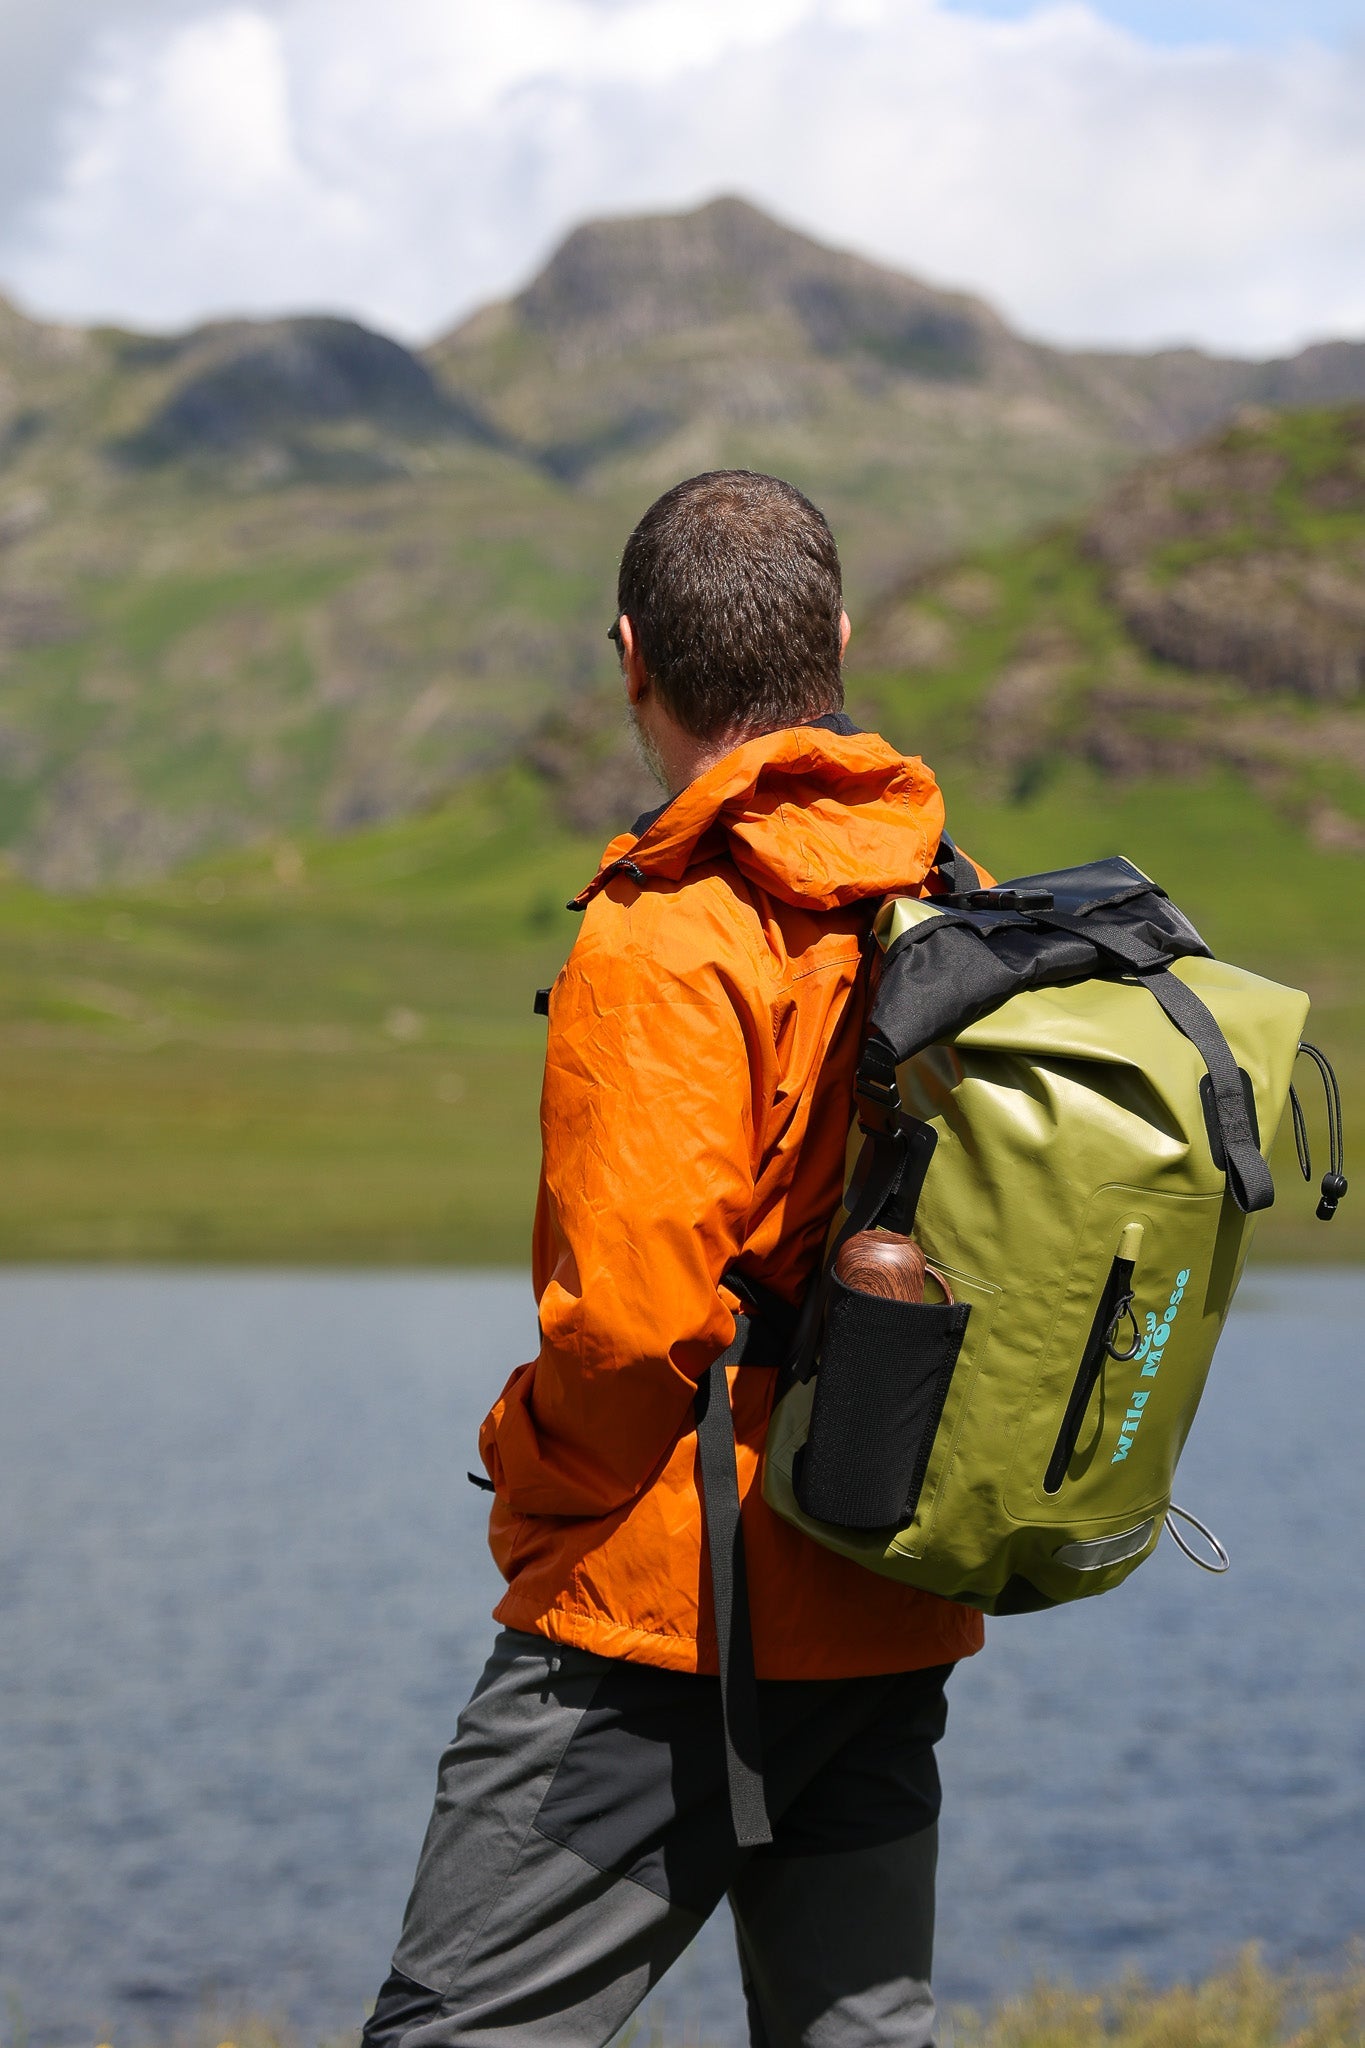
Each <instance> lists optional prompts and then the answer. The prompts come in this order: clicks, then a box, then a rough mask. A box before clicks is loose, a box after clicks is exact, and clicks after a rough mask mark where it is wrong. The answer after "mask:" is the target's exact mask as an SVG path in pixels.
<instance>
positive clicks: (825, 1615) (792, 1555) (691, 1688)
mask: <svg viewBox="0 0 1365 2048" xmlns="http://www.w3.org/2000/svg"><path fill="white" fill-rule="evenodd" d="M618 600H619V617H618V619H617V621H616V623H615V625H614V626H613V627H612V636H613V638H614V639H615V640H616V642H617V645H618V648H619V652H620V657H621V667H622V673H623V677H624V681H625V690H626V696H627V699H628V702H629V707H630V715H631V717H632V719H633V721H634V725H635V729H636V733H637V735H638V738H639V743H640V746H641V748H642V750H643V752H644V755H645V757H646V759H647V760H648V761H649V762H650V764H651V765H652V767H653V768H654V770H655V772H656V774H657V776H658V779H659V780H660V781H661V782H662V784H663V786H664V788H665V789H666V790H667V791H668V801H667V802H666V803H665V804H664V805H663V806H662V807H661V808H660V809H659V810H658V811H656V812H654V813H652V814H651V815H649V816H646V817H645V818H642V819H640V820H639V821H638V823H637V825H636V827H635V829H634V830H633V831H632V832H629V833H626V834H624V835H622V836H621V837H619V838H617V839H615V840H613V842H612V843H611V845H610V846H609V847H608V848H607V850H606V853H605V855H604V856H603V861H602V865H601V867H600V868H599V870H598V873H597V874H596V876H595V877H594V878H593V880H592V881H591V882H590V883H589V884H588V886H587V888H586V889H585V890H584V891H583V893H582V895H581V896H580V897H579V898H578V903H577V907H578V908H581V909H582V911H583V923H582V926H581V929H580V931H579V934H578V938H577V943H576V944H575V946H574V948H573V951H572V953H571V955H570V957H569V960H568V963H567V965H566V966H565V967H564V969H563V971H562V972H561V974H560V975H559V978H558V980H557V981H556V983H555V985H554V987H553V989H552V990H551V992H550V998H549V1042H548V1048H547V1052H546V1063H545V1086H544V1094H543V1099H542V1108H541V1122H542V1135H543V1143H544V1166H543V1171H542V1177H541V1185H540V1198H539V1204H538V1208H537V1213H536V1223H535V1239H534V1282H535V1289H536V1295H537V1298H538V1300H539V1304H540V1331H541V1343H540V1351H539V1354H538V1356H537V1357H536V1358H535V1359H534V1360H533V1361H532V1362H531V1363H530V1364H528V1365H524V1366H523V1367H521V1369H520V1370H519V1371H518V1372H516V1373H514V1374H513V1375H512V1378H511V1379H510V1380H509V1381H508V1384H507V1386H506V1388H505V1389H504V1391H503V1394H502V1396H501V1398H500V1400H499V1401H498V1403H497V1405H496V1406H495V1407H494V1409H493V1412H492V1414H491V1415H490V1416H489V1417H488V1420H487V1422H486V1423H485V1425H484V1429H483V1433H482V1437H481V1450H482V1454H483V1458H484V1463H485V1465H486V1468H487V1471H488V1474H489V1477H490V1480H491V1482H492V1485H493V1488H494V1490H495V1494H496V1499H495V1503H494V1506H493V1512H492V1525H491V1538H492V1545H493V1551H494V1555H495V1557H496V1559H497V1561H498V1564H499V1566H500V1567H501V1569H502V1571H503V1573H504V1575H505V1577H506V1579H507V1581H508V1590H507V1592H506V1594H505V1596H504V1598H503V1600H502V1602H501V1604H500V1605H499V1607H498V1609H497V1611H496V1616H495V1618H496V1619H497V1620H498V1621H499V1622H501V1623H502V1625H503V1633H502V1634H501V1635H500V1636H499V1637H498V1639H497V1642H496V1644H495V1647H494V1651H493V1655H492V1658H491V1660H490V1662H489V1664H488V1667H487V1669H486V1670H485V1672H484V1674H483V1677H482V1679H481V1680H480V1682H479V1685H478V1687H477V1688H476V1691H475V1693H474V1697H473V1699H472V1700H471V1701H470V1703H469V1706H468V1707H467V1708H466V1710H465V1712H464V1714H463V1715H462V1716H461V1718H460V1723H459V1728H458V1732H457V1734H456V1738H455V1741H454V1743H453V1745H452V1747H451V1748H450V1749H449V1750H448V1751H447V1753H446V1755H445V1757H444V1759H443V1760H442V1764H441V1770H440V1780H439V1787H438V1792H437V1799H436V1807H435V1811H434V1813H433V1816H432V1820H431V1823H430V1827H429V1829H428V1833H427V1838H426V1843H425V1846H424V1848H423V1851H422V1857H421V1861H420V1863H419V1866H418V1871H417V1878H416V1883H415V1886H414V1889H413V1894H412V1898H411V1900H410V1902H409V1905H408V1910H407V1915H406V1919H405V1922H404V1926H403V1932H402V1937H401V1939H400V1941H399V1945H398V1948H397V1951H396V1953H395V1956H394V1966H393V1973H392V1974H391V1975H390V1977H389V1978H388V1980H387V1982H386V1983H385V1985H384V1987H383V1990H382V1992H381V1994H380V1998H379V2001H378V2004H377V2007H376V2010H375V2013H374V2016H373V2018H372V2019H371V2021H370V2024H369V2026H368V2027H367V2029H366V2037H367V2041H368V2043H369V2044H370V2048H391V2044H392V2048H396V2044H397V2043H399V2042H400V2041H401V2042H403V2043H404V2044H405V2048H456V2044H458V2048H494V2044H497V2048H510V2044H512V2043H518V2044H520V2043H526V2044H535V2043H544V2044H553V2048H602V2044H604V2043H606V2042H607V2041H609V2040H610V2039H611V2037H612V2036H613V2034H614V2033H615V2032H616V2031H617V2029H618V2028H619V2027H620V2026H621V2025H622V2024H623V2023H624V2021H625V2020H626V2019H627V2017H628V2016H629V2014H630V2013H631V2012H632V2010H633V2009H634V2008H635V2006H636V2005H637V2004H638V2002H639V2001H640V1999H641V1998H642V1997H643V1996H644V1995H645V1993H646V1992H647V1991H648V1990H649V1988H650V1987H651V1986H652V1985H653V1984H654V1983H655V1982H656V1981H657V1979H658V1978H659V1977H660V1976H661V1975H662V1973H663V1972H664V1971H665V1970H666V1969H667V1968H668V1966H669V1964H670V1963H671V1962H672V1961H673V1960H674V1959H675V1958H676V1957H677V1956H678V1954H679V1953H680V1952H681V1951H682V1949H683V1948H684V1947H685V1946H686V1945H687V1943H688V1942H689V1941H690V1939H691V1938H692V1936H693V1935H694V1934H695V1932H696V1930H697V1929H698V1927H699V1926H700V1925H701V1923H702V1921H703V1920H704V1919H705V1918H706V1917H707V1915H708V1914H709V1913H710V1912H711V1911H712V1910H713V1909H714V1908H715V1907H716V1906H717V1905H718V1904H719V1903H720V1901H721V1899H722V1898H723V1897H725V1896H726V1895H728V1897H729V1901H730V1905H731V1908H732V1911H733V1914H734V1919H735V1925H736V1930H737V1936H738V1942H739V1952H740V1961H741V1968H742V1972H743V1977H744V1983H745V1990H746V1995H747V1998H748V2004H749V2020H750V2028H751V2038H752V2039H753V2041H755V2042H756V2043H761V2044H767V2048H796V2044H811V2048H815V2044H820V2048H845V2044H848V2048H854V2044H863V2043H868V2044H870V2043H873V2042H876V2043H879V2044H897V2048H925V2044H927V2043H929V2042H931V2041H932V2038H933V2023H934V2022H933V2003H932V1999H931V1997H930V1992H929V1984H928V1977H929V1965H930V1949H931V1942H932V1932H933V1880H934V1858H935V1845H936V1834H935V1822H936V1819H937V1813H938V1805H939V1787H938V1775H937V1769H936V1766H935V1761H934V1754H933V1745H934V1743H935V1741H936V1739H937V1738H938V1736H939V1735H940V1734H941V1733H942V1729H943V1723H944V1714H945V1703H944V1693H943V1687H944V1681H945V1679H946V1678H947V1675H948V1673H949V1670H950V1669H951V1667H952V1665H953V1663H954V1662H955V1661H956V1660H957V1659H958V1658H959V1657H963V1656H966V1655H969V1654H970V1653H971V1652H973V1651H974V1650H976V1649H978V1648H979V1647H980V1641H981V1625H980V1618H979V1616H977V1615H976V1614H975V1613H973V1612H970V1611H969V1610H967V1609H965V1608H961V1607H956V1606H953V1605H950V1604H949V1603H947V1602H945V1601H940V1600H935V1599H933V1598H932V1597H930V1596H929V1595H927V1594H922V1593H919V1592H917V1591H915V1590H913V1589H912V1588H909V1587H906V1586H901V1585H898V1584H895V1583H893V1582H892V1581H890V1580H887V1579H882V1578H879V1577H877V1576H876V1575H874V1574H873V1573H871V1572H868V1571H866V1570H864V1569H863V1568H862V1567H860V1566H858V1565H856V1564H853V1563H850V1562H849V1561H847V1560H846V1559H843V1558H840V1557H838V1556H836V1555H835V1554H834V1553H833V1552H832V1551H830V1550H826V1549H824V1548H823V1547H822V1546H820V1545H817V1544H815V1543H813V1542H811V1541H810V1540H809V1539H808V1538H807V1537H806V1536H804V1535H803V1534H802V1533H801V1532H800V1531H798V1530H796V1529H795V1528H793V1527H791V1526H790V1525H789V1524H787V1523H786V1522H783V1521H781V1520H779V1519H778V1518H777V1517H776V1516H775V1515H774V1514H773V1513H772V1512H771V1511H770V1510H769V1508H768V1507H767V1506H766V1504H765V1502H764V1500H763V1497H762V1490H761V1485H760V1464H761V1458H762V1450H763V1441H764V1434H765V1430H766V1425H767V1420H768V1413H769V1409H770V1407H771V1402H772V1391H773V1374H772V1372H771V1371H764V1370H761V1369H751V1367H750V1366H747V1365H744V1364H740V1365H738V1366H737V1367H736V1368H735V1369H734V1370H733V1371H732V1372H731V1373H730V1375H729V1377H730V1381H731V1397H732V1403H733V1409H734V1424H735V1435H736V1439H737V1445H738V1453H737V1461H738V1478H739V1489H740V1493H741V1495H742V1499H743V1511H742V1526H743V1532H744V1544H745V1551H746V1555H747V1576H748V1590H749V1603H750V1611H751V1616H752V1635H753V1643H754V1656H755V1662H756V1667H757V1675H758V1681H759V1686H758V1690H759V1695H760V1698H759V1715H760V1721H761V1730H762V1743H763V1759H764V1783H765V1787H766V1798H767V1806H768V1811H769V1813H770V1814H771V1816H772V1829H773V1840H772V1842H771V1844H770V1845H768V1846H765V1847H761V1848H758V1849H750V1850H744V1849H741V1848H740V1847H739V1846H738V1842H737V1838H736V1831H735V1826H734V1824H733V1822H732V1818H731V1810H730V1805H729V1801H728V1797H727V1786H726V1748H725V1740H724V1734H723V1730H722V1723H721V1715H720V1698H719V1686H718V1682H717V1679H716V1677H715V1676H714V1675H713V1674H715V1673H716V1671H717V1668H718V1667H717V1639H716V1626H715V1620H714V1614H713V1608H712V1602H711V1600H710V1598H709V1595H708V1591H707V1588H708V1585H709V1578H708V1567H707V1560H706V1556H705V1543H704V1537H703V1518H702V1511H701V1504H700V1495H699V1487H698V1440H697V1427H696V1406H697V1390H698V1382H699V1381H700V1380H701V1379H702V1376H703V1375H704V1374H705V1373H706V1372H707V1370H708V1368H709V1367H710V1366H711V1365H712V1363H713V1361H715V1360H716V1359H717V1358H718V1357H719V1355H720V1354H721V1353H723V1352H726V1351H727V1349H728V1347H730V1346H731V1343H732V1340H733V1339H734V1337H735V1333H736V1327H737V1316H738V1315H739V1312H740V1310H741V1307H742V1305H743V1303H744V1301H745V1300H746V1298H747V1299H754V1298H757V1299H760V1300H767V1301H772V1300H774V1299H775V1300H776V1301H777V1302H778V1303H779V1304H788V1305H792V1304H796V1303H798V1302H799V1301H800V1299H801V1298H802V1296H803V1294H804V1293H805V1290H806V1289H807V1287H808V1285H809V1284H810V1281H811V1278H812V1275H813V1274H814V1272H815V1271H816V1270H817V1268H818V1264H819V1259H820V1255H821V1251H822V1247H823V1245H824V1241H825V1237H826V1233H827V1230H828V1227H829V1224H830V1220H831V1218H832V1216H833V1214H834V1211H835V1209H836V1208H837V1206H838V1203H839V1197H840V1194H841V1191H842V1180H843V1164H844V1150H845V1141H846V1137H847V1131H848V1123H849V1116H850V1105H851V1100H852V1079H853V1069H854V1065H855V1062H856V1058H857V1053H858V1049H859V1044H860V1038H861V1032H862V1027H863V1022H864V1017H865V1011H866V1002H867V991H866V976H865V973H864V971H863V961H864V958H865V953H866V941H867V935H868V929H869V925H870V922H871V917H872V915H873V912H874V910H875V907H876V904H877V901H878V899H879V898H880V897H882V896H883V895H884V894H885V893H887V892H888V891H890V890H898V891H902V892H905V891H910V892H921V893H923V892H924V891H926V890H929V889H932V888H934V887H936V886H938V884H937V882H936V880H933V879H931V870H932V869H933V865H934V860H935V855H936V853H937V851H938V849H939V844H940V840H941V836H942V832H943V822H944V818H943V803H942V799H941V797H940V795H939V792H938V789H937V787H936V785H935V783H934V780H933V777H932V775H931V774H930V773H929V771H928V770H927V769H926V768H925V767H924V765H923V763H922V762H920V761H919V760H916V759H906V758H904V757H902V756H901V755H900V754H898V753H896V752H895V751H894V749H893V748H891V747H890V746H888V745H887V743H886V742H885V741H884V740H882V739H879V738H876V737H875V736H872V735H868V734H863V733H859V732H858V731H857V730H856V728H855V727H854V726H853V725H852V723H851V721H849V720H848V719H847V718H846V717H845V716H844V715H843V713H842V709H841V707H842V704H843V686H842V680H841V673H840V665H841V662H842V657H843V651H844V648H845V646H846V644H847V640H848V633H849V624H848V619H847V616H846V615H845V613H844V610H843V601H842V594H841V581H840V570H839V558H838V553H837V550H836V548H835V545H834V539H833V536H832V535H831V533H830V530H829V527H828V526H827V524H826V522H825V520H824V518H823V516H822V515H821V514H820V513H819V512H818V511H817V510H816V508H815V507H814V506H813V505H812V504H810V503H809V502H808V500H807V499H805V498H804V497H803V496H802V495H801V493H800V492H799V491H796V490H794V489H793V488H792V487H791V486H790V485H788V484H784V483H781V482H778V481H777V480H776V479H775V478H772V477H764V476H756V475H751V474H749V473H748V472H746V471H722V472H718V473H715V474H711V475H707V476H700V477H694V478H692V479H691V480H690V481H689V482H686V483H683V484H679V485H678V486H677V487H676V488H675V489H673V490H671V491H669V492H667V493H666V494H665V495H664V496H663V497H662V498H660V499H659V500H658V502H657V503H656V504H655V505H653V506H651V508H650V509H649V511H648V512H647V513H646V514H645V516H644V518H643V519H642V520H641V522H640V524H639V526H638V527H637V528H636V530H635V532H634V533H633V534H632V535H631V537H630V539H629V541H628V542H627V544H626V549H625V553H624V556H623V558H622V562H621V573H620V582H619V589H618ZM732 1269H738V1271H739V1273H741V1274H742V1275H743V1281H737V1280H736V1276H735V1273H734V1272H733V1271H732ZM727 1275H728V1276H729V1277H727ZM745 1283H749V1287H750V1292H749V1294H748V1295H747V1296H746V1294H745V1292H743V1291H742V1290H743V1289H744V1287H745Z"/></svg>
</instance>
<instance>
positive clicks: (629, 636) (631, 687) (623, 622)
mask: <svg viewBox="0 0 1365 2048" xmlns="http://www.w3.org/2000/svg"><path fill="white" fill-rule="evenodd" d="M616 631H617V634H618V635H619V638H620V646H621V674H622V677H623V678H624V680H625V685H626V701H627V702H628V703H630V704H638V703H639V701H640V699H641V698H642V697H643V696H644V694H645V692H646V690H647V689H648V688H649V677H648V676H647V675H646V674H645V664H644V658H643V656H642V655H641V653H640V643H639V641H638V640H637V639H636V638H635V628H634V626H633V625H632V624H631V622H630V615H629V613H627V612H622V614H621V616H620V618H619V619H618V620H617V621H616Z"/></svg>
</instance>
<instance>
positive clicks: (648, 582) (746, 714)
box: [616, 469, 844, 739]
mask: <svg viewBox="0 0 1365 2048" xmlns="http://www.w3.org/2000/svg"><path fill="white" fill-rule="evenodd" d="M616 598H617V604H618V607H619V609H620V610H621V611H622V612H624V613H625V614H626V615H627V616H628V618H629V619H630V622H631V624H632V626H633V627H634V628H635V636H636V640H637V643H638V645H639V648H640V654H641V658H642V659H643V661H644V665H645V670H646V672H647V674H648V676H649V679H650V681H651V682H652V683H653V684H654V686H655V688H656V689H657V690H658V692H659V695H660V696H661V697H662V698H663V701H664V703H665V704H666V705H667V707H668V709H669V710H670V711H671V712H672V714H673V716H674V717H675V718H676V719H677V721H678V723H679V725H681V726H682V727H683V729H684V731H686V732H689V733H691V734H692V735H693V737H694V738H695V739H719V738H721V737H723V736H724V735H725V734H727V733H736V732H746V733H759V732H771V731H774V730H775V729H776V728H777V727H779V726H783V725H797V724H799V723H800V722H801V721H802V720H803V719H807V718H818V717H819V716H820V715H821V714H822V713H823V712H826V711H837V710H838V709H839V707H840V706H841V705H842V703H843V701H844V686H843V679H842V677H841V674H840V666H839V661H840V654H841V652H842V649H841V647H840V640H839V617H840V614H841V612H842V611H843V603H844V600H843V578H842V576H841V574H840V570H839V550H838V548H837V547H836V546H835V544H834V535H833V534H832V533H831V532H830V530H829V522H828V520H827V519H826V518H825V515H824V513H823V512H821V511H819V510H818V509H817V507H816V506H814V505H812V503H811V502H810V499H809V498H807V497H804V496H803V495H802V493H801V492H800V491H798V490H797V489H796V488H795V486H794V485H792V484H787V483H783V482H782V481H781V479H780V478H778V477H775V476H760V475H758V474H756V473H755V472H754V471H753V470H748V469H715V470H710V471H708V473H707V474H706V475H705V476H694V477H689V478H688V479H687V481H686V482H685V483H680V484H675V485H674V486H673V489H672V490H671V491H665V492H664V495H663V496H662V497H661V498H657V499H656V500H655V501H654V503H653V504H652V505H651V506H650V508H649V510H648V512H646V514H645V516H644V518H643V519H642V520H641V521H640V523H639V525H638V526H637V527H636V529H635V531H634V533H632V535H631V536H630V539H629V540H628V541H627V542H626V546H625V552H624V553H623V555H622V557H621V574H620V578H619V580H618V583H617V592H616Z"/></svg>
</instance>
